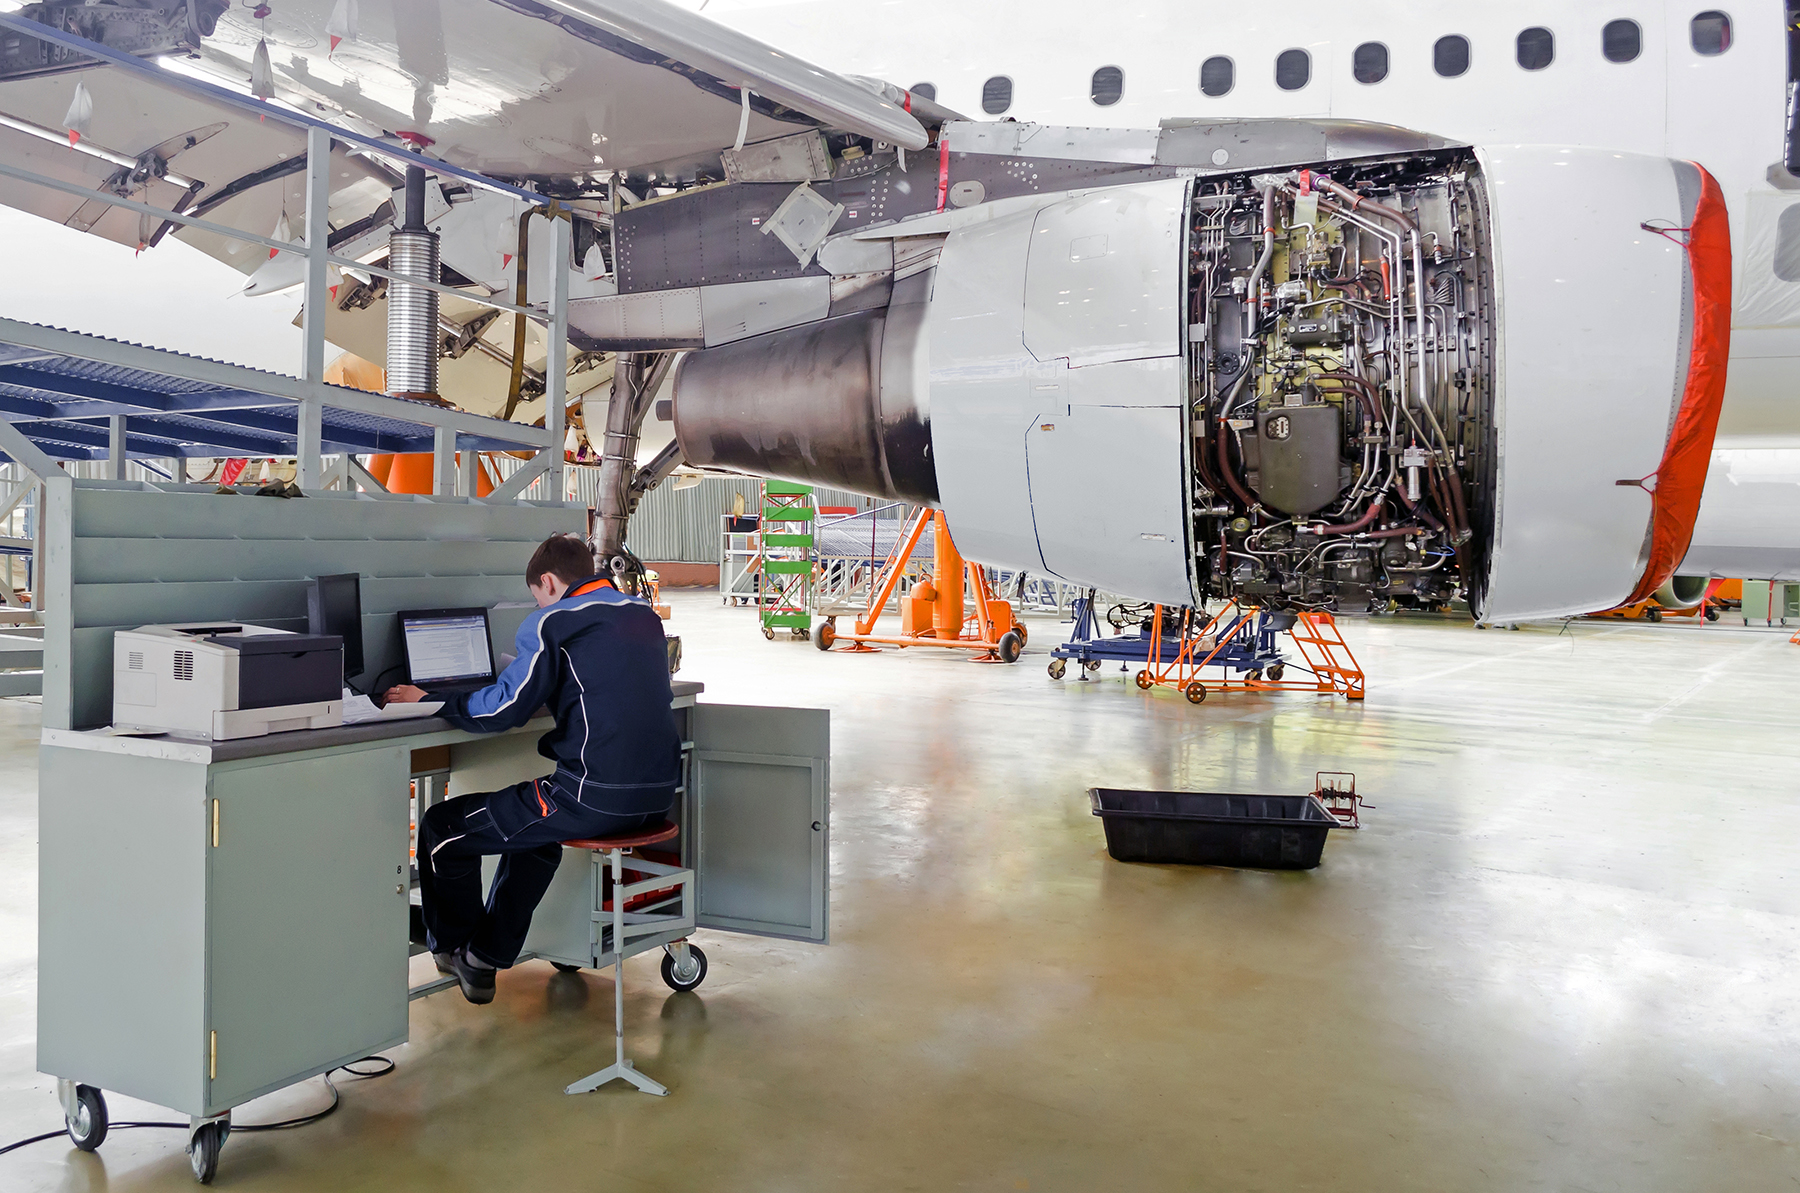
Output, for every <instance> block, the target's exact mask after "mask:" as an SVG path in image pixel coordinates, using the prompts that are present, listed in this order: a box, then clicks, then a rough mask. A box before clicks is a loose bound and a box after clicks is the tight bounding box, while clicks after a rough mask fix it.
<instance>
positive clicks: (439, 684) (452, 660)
mask: <svg viewBox="0 0 1800 1193" xmlns="http://www.w3.org/2000/svg"><path fill="white" fill-rule="evenodd" d="M399 618H400V642H401V645H402V646H403V648H404V649H405V651H406V673H407V676H408V682H410V683H411V684H412V685H413V686H414V687H420V688H424V689H425V690H426V691H427V692H430V693H431V694H432V695H434V696H440V695H450V694H453V693H457V692H473V691H475V690H476V689H478V688H485V687H487V686H488V685H489V684H491V683H493V682H494V650H493V638H492V637H491V635H490V634H489V630H488V611H487V610H486V609H409V610H407V611H405V612H402V613H400V614H399Z"/></svg>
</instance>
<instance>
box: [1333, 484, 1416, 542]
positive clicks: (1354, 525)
mask: <svg viewBox="0 0 1800 1193" xmlns="http://www.w3.org/2000/svg"><path fill="white" fill-rule="evenodd" d="M1386 500H1387V487H1386V486H1385V485H1384V486H1383V487H1382V489H1381V491H1380V492H1379V493H1377V494H1375V496H1374V497H1372V498H1370V499H1369V508H1368V510H1367V511H1366V512H1364V514H1363V516H1362V517H1360V518H1358V519H1357V520H1356V521H1354V522H1326V523H1324V524H1322V525H1319V526H1315V527H1313V530H1314V532H1315V533H1318V534H1357V533H1359V532H1360V531H1361V530H1362V529H1363V527H1365V526H1367V525H1369V524H1370V523H1371V522H1373V521H1375V519H1376V518H1378V517H1380V516H1381V507H1382V504H1383V503H1384V502H1385V501H1386ZM1401 533H1402V534H1405V533H1409V532H1408V531H1405V530H1402V531H1401ZM1371 537H1385V532H1372V533H1371Z"/></svg>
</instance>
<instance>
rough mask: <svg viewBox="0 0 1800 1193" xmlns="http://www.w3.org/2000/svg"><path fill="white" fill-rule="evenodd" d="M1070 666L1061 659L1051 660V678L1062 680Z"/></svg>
mask: <svg viewBox="0 0 1800 1193" xmlns="http://www.w3.org/2000/svg"><path fill="white" fill-rule="evenodd" d="M1068 669H1069V665H1068V664H1067V663H1066V662H1064V661H1063V660H1061V659H1051V660H1050V678H1051V679H1061V678H1062V677H1063V675H1064V674H1065V673H1066V672H1067V671H1068Z"/></svg>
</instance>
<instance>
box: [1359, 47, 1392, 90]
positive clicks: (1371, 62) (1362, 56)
mask: <svg viewBox="0 0 1800 1193" xmlns="http://www.w3.org/2000/svg"><path fill="white" fill-rule="evenodd" d="M1387 72H1388V48H1387V47H1386V46H1384V45H1382V44H1381V43H1380V42H1378V41H1365V42H1363V43H1362V44H1361V45H1360V46H1357V47H1356V53H1354V54H1352V55H1351V56H1350V73H1351V74H1353V75H1355V76H1356V81H1357V82H1358V83H1379V82H1381V80H1383V79H1385V78H1387Z"/></svg>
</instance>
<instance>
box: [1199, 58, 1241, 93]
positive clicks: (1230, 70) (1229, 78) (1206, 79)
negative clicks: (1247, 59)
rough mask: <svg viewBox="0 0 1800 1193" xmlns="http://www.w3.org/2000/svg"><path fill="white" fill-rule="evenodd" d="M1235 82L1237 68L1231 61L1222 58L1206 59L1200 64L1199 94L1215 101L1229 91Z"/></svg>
mask: <svg viewBox="0 0 1800 1193" xmlns="http://www.w3.org/2000/svg"><path fill="white" fill-rule="evenodd" d="M1236 81H1237V67H1235V66H1233V65H1232V63H1231V59H1229V58H1223V57H1212V58H1208V59H1207V60H1206V61H1205V62H1202V63H1201V64H1200V94H1202V95H1210V96H1211V97H1212V98H1214V99H1217V98H1219V97H1220V96H1221V95H1224V94H1225V93H1226V92H1228V91H1230V90H1231V85H1232V84H1233V83H1234V82H1236Z"/></svg>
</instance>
